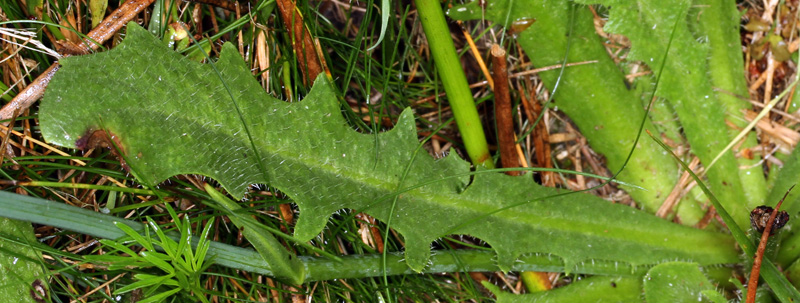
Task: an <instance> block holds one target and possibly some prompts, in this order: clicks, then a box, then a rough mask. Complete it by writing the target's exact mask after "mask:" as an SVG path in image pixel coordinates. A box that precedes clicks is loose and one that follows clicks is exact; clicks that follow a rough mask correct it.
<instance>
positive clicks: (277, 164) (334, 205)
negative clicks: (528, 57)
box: [40, 24, 737, 270]
mask: <svg viewBox="0 0 800 303" xmlns="http://www.w3.org/2000/svg"><path fill="white" fill-rule="evenodd" d="M61 63H62V65H63V67H62V68H61V70H60V71H59V72H58V74H57V75H56V76H55V78H54V79H53V81H52V82H51V84H50V87H48V90H47V93H46V95H45V99H44V101H43V103H42V105H41V109H40V121H41V125H42V133H43V135H44V137H45V138H46V139H47V140H48V141H50V142H52V143H54V144H58V145H61V146H66V147H73V148H74V147H79V146H78V145H81V146H84V145H91V144H90V143H91V142H92V141H94V140H100V139H98V138H103V137H104V136H103V134H105V133H103V132H100V133H101V135H100V136H97V135H93V134H97V131H98V130H100V129H103V130H107V131H108V132H109V133H110V134H111V135H112V136H113V139H114V141H115V142H117V143H116V144H118V145H119V146H120V148H122V150H123V151H122V152H123V154H124V155H125V159H126V161H127V164H128V165H129V166H130V167H131V168H132V172H134V173H135V174H136V175H137V176H138V177H139V178H141V179H142V180H143V183H145V184H155V183H156V182H161V181H163V180H165V179H166V178H168V177H170V176H173V175H176V174H187V173H188V174H202V175H205V176H209V177H211V178H214V179H216V180H217V181H219V182H220V184H222V185H223V186H224V187H225V188H226V189H227V190H228V191H229V192H230V193H231V194H232V195H233V196H234V197H236V198H241V197H242V196H243V194H244V193H245V190H246V189H247V187H248V186H249V185H250V184H253V183H266V184H269V185H270V186H273V187H275V188H278V189H280V190H281V191H282V192H284V193H286V194H287V195H289V196H290V197H292V198H293V199H294V201H295V202H296V203H297V204H298V206H299V207H300V218H299V220H298V222H297V226H296V228H295V236H296V237H298V238H299V239H301V240H309V239H311V238H313V237H314V236H316V235H317V234H318V233H319V232H320V231H321V230H322V228H323V227H324V225H325V224H326V222H327V220H328V217H329V216H330V215H331V214H332V213H333V212H335V211H338V210H340V209H355V210H359V211H365V212H367V213H369V214H370V215H372V216H374V217H376V218H378V219H380V220H382V221H384V222H386V221H387V220H388V219H389V217H390V216H392V217H391V218H392V221H391V224H392V227H393V228H395V229H396V230H398V231H399V232H400V233H401V234H402V235H403V236H404V237H405V239H406V261H407V262H408V264H409V266H410V267H411V268H413V269H415V270H420V269H422V268H424V266H425V264H426V261H427V259H428V257H429V252H430V243H431V242H432V241H434V240H436V239H438V238H440V237H442V236H445V235H447V234H469V235H473V236H476V237H478V238H480V239H482V240H484V241H486V242H487V243H489V244H490V245H491V246H492V247H493V248H494V249H495V250H496V251H497V253H498V257H499V258H498V261H499V264H500V266H501V268H505V269H507V268H509V266H510V264H511V263H512V262H514V260H515V257H517V256H519V255H520V254H523V253H549V254H554V255H557V256H559V257H562V258H564V260H565V262H566V264H567V268H569V266H570V265H574V264H576V263H577V262H583V261H591V260H609V261H619V262H626V263H630V264H634V265H641V264H653V263H658V262H661V261H665V260H676V259H682V260H692V261H694V262H697V263H700V264H714V263H734V262H736V261H737V256H736V252H735V249H734V245H733V240H732V239H731V237H730V236H729V235H725V234H719V233H713V232H708V231H702V230H696V229H692V228H688V227H683V226H679V225H676V224H672V223H670V222H667V221H664V220H661V219H658V218H655V217H652V216H650V215H648V214H646V213H644V212H641V211H638V210H636V209H633V208H630V207H626V206H622V205H615V204H611V203H609V202H607V201H603V200H601V199H599V198H597V197H594V196H590V195H585V194H567V193H568V191H564V190H561V191H559V190H557V189H551V188H544V187H541V186H539V185H537V184H536V183H535V182H533V180H531V178H530V177H510V176H506V175H503V174H494V173H492V174H487V173H484V174H478V175H476V176H475V177H474V179H473V180H472V181H471V184H468V182H469V178H468V177H467V176H466V175H465V174H466V173H468V172H469V165H468V164H467V163H466V162H465V161H463V160H462V159H460V158H458V157H457V156H455V155H450V156H448V157H446V158H444V159H441V160H434V159H433V158H432V157H430V156H429V155H427V154H424V152H423V153H422V154H418V155H416V153H417V151H418V149H417V145H418V141H417V135H416V133H415V126H414V121H413V116H412V114H411V112H410V111H409V110H406V111H404V112H403V113H402V115H401V116H400V118H399V120H398V122H397V126H396V127H395V128H394V129H393V130H391V131H388V132H385V133H381V134H379V135H377V136H378V138H377V141H378V144H375V138H374V137H373V135H366V134H359V133H357V132H355V131H353V130H352V129H351V128H350V127H349V126H348V125H347V124H346V122H345V120H344V118H343V117H342V116H341V114H340V108H339V104H338V102H337V99H336V94H335V92H334V90H333V86H332V85H331V83H329V82H328V80H327V79H325V78H324V77H321V78H319V79H317V81H316V82H315V85H314V87H313V89H312V90H311V92H310V93H309V95H308V96H306V98H305V99H304V100H303V101H301V102H297V103H286V102H282V101H280V100H276V99H274V98H272V97H270V96H268V95H267V94H265V93H264V91H263V89H262V88H261V87H260V86H259V85H258V83H257V82H256V81H255V80H254V79H253V78H252V76H251V74H250V73H249V71H248V70H247V69H246V68H245V65H244V64H243V62H242V60H241V58H240V57H239V55H238V53H237V51H236V49H235V48H234V47H233V46H232V45H225V46H223V49H222V53H221V56H220V58H219V60H218V61H217V62H216V68H217V69H218V71H219V73H220V75H219V76H218V75H217V74H216V72H215V69H214V68H212V66H210V65H203V64H199V63H195V62H191V61H189V60H187V59H185V58H183V57H182V56H180V55H179V54H177V53H175V52H173V51H171V50H169V49H168V48H166V47H164V46H163V45H161V44H160V42H159V41H158V40H157V39H155V38H153V37H152V36H150V35H149V34H148V33H147V32H146V31H145V30H143V29H141V28H140V27H138V26H137V25H134V24H131V25H129V27H128V35H127V38H126V39H125V41H124V42H123V43H122V44H120V45H119V46H117V47H116V48H115V49H113V50H111V51H108V52H104V53H99V54H96V55H91V56H82V57H70V58H66V59H64V60H62V62H61ZM99 75H107V76H99ZM220 79H224V84H226V85H227V87H228V88H229V89H230V90H229V91H228V90H226V86H225V85H223V82H222V81H221V80H220ZM229 92H230V94H229ZM231 96H232V97H233V99H232V98H231ZM232 100H233V101H232ZM234 101H235V103H234ZM237 106H238V108H239V110H240V111H241V116H240V115H239V114H238V111H237ZM245 125H247V130H249V133H250V134H251V135H252V136H251V137H252V142H251V141H250V139H249V137H248V135H247V132H246V129H245V127H244V126H245ZM87 138H89V139H88V140H87ZM76 142H77V143H76ZM376 148H377V150H375V149H376ZM376 155H377V156H376ZM258 160H260V161H258ZM259 162H260V163H259ZM408 165H410V170H409V173H408V177H407V178H405V180H402V175H403V173H404V171H405V169H406V167H407V166H408ZM262 168H263V169H262ZM426 182H427V183H426ZM423 183H426V184H425V185H422V186H419V187H414V188H411V189H409V187H412V186H415V185H421V184H423ZM398 189H405V190H403V191H402V192H398ZM397 194H399V196H398V199H397V203H396V206H395V207H394V208H393V207H392V200H393V198H394V197H395V196H396V195H397ZM564 194H567V195H564ZM554 195H558V196H554Z"/></svg>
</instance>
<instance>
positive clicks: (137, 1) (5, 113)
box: [0, 0, 155, 120]
mask: <svg viewBox="0 0 800 303" xmlns="http://www.w3.org/2000/svg"><path fill="white" fill-rule="evenodd" d="M154 1H155V0H130V1H126V2H125V3H124V4H123V5H122V6H120V7H119V8H117V10H115V11H114V12H113V13H112V14H111V15H108V17H106V18H105V19H103V22H100V24H99V25H98V26H97V27H95V28H94V29H93V30H92V31H91V32H89V34H87V36H88V38H87V39H85V40H84V43H83V44H80V45H76V44H72V43H70V42H65V43H62V44H61V48H62V51H65V52H68V53H70V54H72V55H76V54H87V53H89V52H90V51H92V50H96V49H97V48H99V47H100V45H101V44H102V43H104V42H105V41H107V40H108V39H109V38H111V37H112V36H113V35H114V34H115V33H116V32H117V31H119V30H120V29H121V28H122V27H123V26H125V24H126V23H128V21H130V20H132V19H133V18H134V17H136V15H138V14H139V13H140V12H141V11H143V10H144V9H145V8H147V7H148V6H149V5H150V4H152V3H153V2H154ZM58 68H59V65H58V63H53V65H50V67H48V68H47V70H45V71H44V72H43V73H42V74H41V75H39V77H37V78H36V80H34V81H33V82H32V83H31V84H30V85H28V86H26V87H25V88H24V89H23V90H22V91H21V92H20V93H19V94H17V96H16V97H14V99H12V100H11V102H9V103H7V104H6V105H4V106H3V108H2V109H0V120H7V119H10V118H11V116H12V115H13V114H14V111H19V112H22V111H24V110H26V109H28V108H29V107H31V105H33V103H34V102H36V100H39V98H41V97H42V95H43V94H44V90H45V88H46V87H47V85H48V84H49V83H50V79H52V78H53V75H55V73H56V71H58Z"/></svg>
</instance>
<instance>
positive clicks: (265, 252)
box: [205, 184, 305, 284]
mask: <svg viewBox="0 0 800 303" xmlns="http://www.w3.org/2000/svg"><path fill="white" fill-rule="evenodd" d="M205 189H206V192H208V194H209V195H211V198H212V199H214V201H216V202H217V203H219V205H221V206H222V207H223V208H224V209H225V210H226V211H227V213H228V218H229V219H230V220H231V222H233V224H235V225H236V226H237V227H239V228H242V229H243V230H242V233H243V234H244V236H245V237H246V238H247V240H248V241H250V244H253V248H255V249H256V251H258V253H259V254H260V255H261V257H262V258H264V260H265V261H267V263H269V264H270V267H272V270H273V271H275V275H276V276H277V277H279V278H283V279H287V280H288V281H290V282H291V283H294V284H302V283H303V280H304V278H305V269H304V267H303V264H302V263H301V262H300V260H299V259H297V258H296V257H295V256H292V255H290V254H289V252H288V251H287V250H286V249H285V248H284V247H283V245H281V243H280V242H278V240H277V239H275V237H274V236H273V235H272V233H270V232H269V231H267V230H264V229H261V228H259V227H258V225H256V224H253V223H254V222H252V221H251V219H250V218H247V217H244V216H242V215H239V214H238V213H237V211H239V210H240V209H241V207H240V206H239V205H238V204H236V203H235V202H233V201H231V200H230V199H228V198H227V197H225V196H223V195H222V194H221V193H220V192H218V191H217V190H216V189H214V188H213V187H212V186H210V185H208V184H206V187H205Z"/></svg>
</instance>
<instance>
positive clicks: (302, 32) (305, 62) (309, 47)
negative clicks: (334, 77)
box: [277, 0, 323, 85]
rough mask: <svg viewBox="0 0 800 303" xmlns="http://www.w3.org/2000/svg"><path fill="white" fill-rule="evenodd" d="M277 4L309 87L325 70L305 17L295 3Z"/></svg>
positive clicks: (279, 2)
mask: <svg viewBox="0 0 800 303" xmlns="http://www.w3.org/2000/svg"><path fill="white" fill-rule="evenodd" d="M277 3H278V11H279V12H280V14H281V19H283V24H284V26H286V29H287V30H289V33H290V34H291V35H292V47H294V51H295V53H296V54H297V60H298V61H299V63H300V71H302V72H303V83H304V84H306V85H309V84H310V82H313V81H314V80H315V79H317V75H319V74H320V73H322V70H323V68H322V64H321V63H320V60H319V57H318V56H317V51H316V48H315V47H314V42H313V41H311V33H310V32H308V30H307V29H306V27H305V26H304V25H303V16H302V15H300V12H299V11H297V7H296V6H295V3H294V1H292V0H278V1H277Z"/></svg>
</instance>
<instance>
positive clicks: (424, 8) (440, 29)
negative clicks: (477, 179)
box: [414, 0, 494, 168]
mask: <svg viewBox="0 0 800 303" xmlns="http://www.w3.org/2000/svg"><path fill="white" fill-rule="evenodd" d="M414 3H415V4H416V5H417V12H418V13H419V16H420V19H421V20H422V29H423V30H424V31H425V36H427V39H428V45H430V49H431V54H432V55H433V62H434V64H435V65H436V70H437V72H438V73H439V76H440V77H441V79H442V84H443V85H444V90H445V92H446V93H447V98H448V101H449V102H450V107H451V108H452V109H453V115H454V116H455V118H456V124H457V125H458V130H459V132H460V133H461V138H462V139H463V140H464V146H465V148H466V149H467V154H468V155H469V158H470V160H471V161H472V163H473V164H474V165H479V164H483V165H484V166H486V167H489V168H492V167H494V163H493V162H492V161H491V159H492V155H491V154H490V153H489V146H488V144H487V142H486V136H485V135H484V132H483V126H482V125H481V120H480V117H479V116H478V110H477V109H476V108H475V100H474V99H473V98H472V92H471V90H470V88H469V84H468V83H467V77H466V76H465V75H464V70H463V69H462V68H461V62H460V61H459V60H458V54H457V53H456V47H455V45H454V44H453V39H452V38H451V37H450V29H449V28H448V27H447V21H445V19H444V12H443V11H442V7H441V3H440V2H439V1H435V0H415V1H414Z"/></svg>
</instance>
